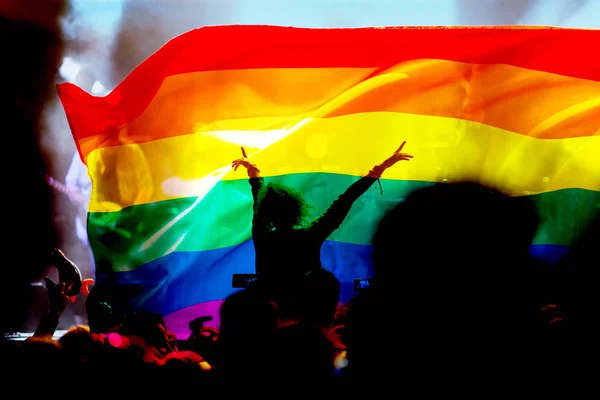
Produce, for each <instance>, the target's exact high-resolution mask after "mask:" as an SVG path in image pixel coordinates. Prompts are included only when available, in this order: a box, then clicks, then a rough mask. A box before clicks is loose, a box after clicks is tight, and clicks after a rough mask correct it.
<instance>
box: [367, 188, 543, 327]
mask: <svg viewBox="0 0 600 400" xmlns="http://www.w3.org/2000/svg"><path fill="white" fill-rule="evenodd" d="M537 227H538V216H537V213H536V209H535V207H534V205H533V203H532V202H531V201H530V199H528V198H527V197H520V198H513V197H509V196H507V195H505V194H503V193H500V192H498V191H497V190H494V189H492V188H488V187H485V186H482V185H479V184H477V183H469V182H466V183H453V184H443V185H436V186H433V187H429V188H426V189H421V190H418V191H415V192H413V193H412V194H410V195H409V196H408V197H407V199H406V200H405V201H404V202H403V203H401V204H399V205H398V206H397V207H396V208H395V209H393V210H392V211H390V212H389V213H388V214H387V215H386V216H385V217H384V219H383V220H382V222H381V223H380V225H379V228H378V230H377V232H376V234H375V237H374V240H373V252H374V268H375V285H376V286H381V287H384V288H385V289H384V292H385V293H389V294H390V296H392V297H393V296H401V297H402V299H403V301H404V304H405V306H406V308H405V311H407V308H408V305H407V304H408V302H410V304H411V305H410V308H411V309H412V310H414V312H415V316H417V315H419V316H420V317H426V318H429V320H430V321H440V322H439V323H440V324H442V325H443V324H452V325H456V324H463V325H461V326H464V324H469V323H471V322H470V321H477V324H479V327H484V326H485V324H484V323H483V320H484V319H485V320H487V321H490V323H496V324H498V325H507V326H509V325H511V324H510V323H508V321H515V319H516V318H521V316H522V317H523V318H527V319H528V320H532V319H533V318H535V315H536V314H535V313H536V312H537V311H539V305H538V299H537V298H536V297H537V290H538V286H537V280H536V278H537V270H536V269H535V268H534V266H533V264H532V262H531V258H530V255H529V246H530V245H531V243H532V240H533V238H534V235H535V233H536V231H537ZM474 315H476V316H477V317H476V318H474V317H473V316H474ZM484 315H485V318H484ZM442 320H444V321H445V322H441V321H442ZM500 321H501V322H500ZM435 323H438V322H435ZM513 326H516V325H515V324H513ZM494 329H496V328H494Z"/></svg>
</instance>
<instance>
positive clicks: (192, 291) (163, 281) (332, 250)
mask: <svg viewBox="0 0 600 400" xmlns="http://www.w3.org/2000/svg"><path fill="white" fill-rule="evenodd" d="M567 250H568V247H567V246H557V245H535V246H531V254H532V255H534V256H535V257H537V258H539V259H541V260H544V261H546V262H548V263H550V264H553V265H554V264H556V262H557V261H558V260H559V259H560V258H561V257H562V256H563V255H564V254H565V253H566V251H567ZM321 259H322V262H323V266H324V267H325V268H326V269H328V270H330V271H332V272H333V273H334V274H335V275H336V276H337V277H338V279H340V282H341V286H342V290H341V296H340V301H342V302H346V301H348V300H350V299H351V298H352V297H353V296H354V285H353V280H354V279H355V278H365V277H369V276H371V275H372V263H371V246H367V245H357V244H347V243H340V242H332V241H327V242H325V244H324V245H323V247H322V250H321ZM237 273H254V246H253V243H252V241H251V240H249V241H246V242H244V243H242V244H241V245H238V246H233V247H228V248H224V249H218V250H209V251H202V252H175V253H171V254H169V255H166V256H164V257H161V258H159V259H157V260H154V261H152V262H150V263H148V264H145V265H143V266H141V267H139V268H137V269H135V270H133V271H127V272H118V273H116V274H115V275H114V278H115V279H116V283H117V284H123V285H134V286H137V288H136V289H137V290H140V292H139V293H142V294H141V295H139V296H138V297H137V298H135V299H134V308H136V309H145V310H149V311H154V312H158V313H160V314H162V315H167V314H170V313H172V312H175V311H177V310H180V309H182V308H185V307H189V306H192V305H194V304H198V303H203V302H207V301H214V300H224V299H225V298H226V297H227V296H229V295H230V294H231V293H233V292H234V291H236V290H237V289H233V288H232V287H231V278H232V275H233V274H237ZM109 281H110V278H109V277H108V276H101V275H100V276H98V277H97V285H102V284H103V283H105V282H109Z"/></svg>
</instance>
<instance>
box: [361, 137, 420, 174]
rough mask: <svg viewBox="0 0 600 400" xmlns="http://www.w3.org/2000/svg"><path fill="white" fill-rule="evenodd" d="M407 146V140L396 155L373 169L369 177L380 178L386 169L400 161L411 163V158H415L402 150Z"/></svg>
mask: <svg viewBox="0 0 600 400" xmlns="http://www.w3.org/2000/svg"><path fill="white" fill-rule="evenodd" d="M405 144H406V140H405V141H404V142H402V144H401V145H400V147H398V149H397V150H396V151H395V152H394V154H392V155H391V156H390V157H389V158H387V159H386V160H385V161H384V162H382V163H381V164H379V165H376V166H375V167H373V169H372V170H371V171H369V174H368V175H367V176H370V177H371V178H380V177H381V174H383V172H384V171H385V170H386V169H388V168H390V167H392V166H393V165H394V164H396V163H397V162H398V161H409V160H410V159H411V158H413V156H412V155H410V154H408V153H403V152H402V149H403V148H404V145H405Z"/></svg>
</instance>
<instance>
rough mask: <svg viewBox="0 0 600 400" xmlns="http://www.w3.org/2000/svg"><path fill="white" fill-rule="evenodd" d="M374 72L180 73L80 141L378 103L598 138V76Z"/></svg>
mask: <svg viewBox="0 0 600 400" xmlns="http://www.w3.org/2000/svg"><path fill="white" fill-rule="evenodd" d="M373 72H374V70H373V69H364V68H363V69H352V68H351V69H347V68H329V69H320V68H317V69H259V70H235V71H208V72H196V73H189V74H182V75H176V76H172V77H169V78H167V79H166V80H165V82H164V83H163V85H162V87H161V89H160V90H159V92H158V93H157V95H156V97H155V98H154V101H153V102H152V103H151V104H150V106H149V107H148V108H147V109H146V110H145V111H144V112H143V113H142V114H141V115H140V116H139V117H138V118H137V119H135V120H134V121H132V122H131V123H130V124H128V125H127V126H125V127H124V128H122V129H120V130H118V131H115V133H114V134H112V135H108V134H105V135H99V136H94V137H91V138H85V139H82V140H79V141H78V144H79V146H80V149H81V151H82V154H83V155H84V156H87V154H89V152H90V151H92V150H93V149H95V148H99V147H108V146H117V145H123V144H130V143H144V142H148V141H152V140H157V139H162V138H168V137H175V136H179V135H186V134H191V133H202V132H214V131H223V130H254V131H256V130H273V129H284V128H288V127H290V126H293V125H294V124H296V123H298V122H299V121H301V120H302V119H304V118H307V117H310V118H315V117H318V118H324V117H334V116H341V115H348V114H355V113H361V112H377V111H389V112H400V113H410V114H420V115H431V116H441V117H450V118H457V119H464V120H469V121H473V122H480V123H484V124H486V125H490V126H494V127H497V128H501V129H504V130H508V131H511V132H515V133H519V134H522V135H526V136H533V137H537V138H543V139H559V138H570V137H583V136H592V135H595V134H596V133H597V130H598V129H599V127H600V82H595V81H589V80H585V79H577V78H570V77H565V76H562V75H555V74H550V73H546V72H539V71H532V70H527V69H522V68H517V67H512V66H508V65H471V64H465V63H457V62H452V61H441V60H416V61H410V62H406V63H403V64H400V65H397V66H395V67H393V68H390V69H387V70H386V71H382V72H379V73H377V74H375V75H373ZM367 77H368V79H366V78H367ZM275 83H276V84H275Z"/></svg>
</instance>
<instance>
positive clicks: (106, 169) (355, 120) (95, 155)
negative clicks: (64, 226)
mask: <svg viewBox="0 0 600 400" xmlns="http://www.w3.org/2000/svg"><path fill="white" fill-rule="evenodd" d="M265 135H272V137H271V138H270V139H269V140H274V141H275V142H274V143H273V144H272V145H270V146H268V147H267V148H265V149H263V150H260V151H257V152H255V153H254V154H252V152H251V151H249V152H248V153H249V155H250V156H251V159H252V160H253V161H254V162H256V163H257V165H258V167H259V168H260V170H261V171H262V174H263V175H264V176H269V175H283V174H292V173H303V172H330V173H340V174H349V175H362V174H364V173H366V172H367V171H368V170H369V169H370V168H372V167H373V166H374V165H375V164H377V163H379V162H381V161H382V160H384V159H385V158H386V157H388V156H389V155H391V153H392V152H393V151H394V150H395V149H396V148H397V147H398V145H399V144H400V143H401V142H402V141H403V140H406V141H407V144H406V147H405V149H404V150H405V151H406V152H409V153H411V154H413V155H414V159H413V160H411V161H410V162H402V163H401V164H400V165H397V166H395V167H394V168H392V169H390V170H388V171H386V173H385V174H384V178H386V179H397V180H418V181H443V180H445V179H448V180H449V181H455V180H461V179H476V180H478V181H480V182H482V183H486V184H489V185H494V186H495V187H498V188H500V189H502V190H505V191H507V192H509V193H511V194H513V195H523V194H531V193H539V192H545V191H552V190H558V189H564V188H585V189H591V190H600V136H593V137H583V138H571V139H557V140H547V139H537V138H532V137H527V136H523V135H518V134H515V133H512V132H508V131H504V130H502V129H498V128H495V127H491V126H487V125H483V124H479V123H475V122H470V121H464V120H458V119H452V118H444V117H434V116H423V115H414V114H399V113H386V112H377V113H363V114H352V115H345V116H341V117H335V118H322V119H305V120H303V121H302V122H301V123H298V124H296V125H295V126H293V127H291V128H289V129H287V130H283V131H257V132H253V131H234V132H232V131H223V132H210V133H209V134H196V135H186V136H177V137H172V138H167V139H162V140H158V141H154V142H148V143H142V144H133V145H125V146H120V147H109V148H101V149H98V150H95V151H93V152H92V153H90V155H89V159H88V166H89V172H90V176H91V177H92V179H93V181H94V186H93V188H94V190H93V193H92V202H91V205H90V211H109V210H111V211H112V210H118V209H121V208H123V207H126V206H130V205H135V204H144V203H152V202H156V201H161V200H167V199H172V198H177V197H187V196H195V195H197V196H202V195H203V194H204V193H206V192H207V191H208V190H210V189H211V188H212V187H213V186H214V185H215V184H216V182H218V181H219V180H220V179H246V174H245V172H244V171H241V170H238V171H237V172H234V171H232V170H231V168H230V163H231V161H232V160H233V159H235V158H239V157H240V156H241V151H240V144H241V143H243V142H248V141H250V139H251V138H255V139H256V138H258V139H261V138H262V139H263V140H264V141H265V142H267V141H268V140H266V139H265ZM258 139H257V140H258ZM251 154H252V155H251ZM225 200H226V199H224V201H225Z"/></svg>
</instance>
